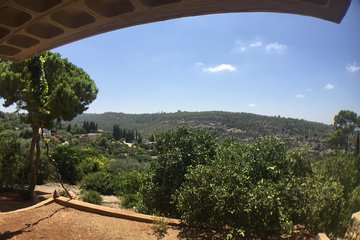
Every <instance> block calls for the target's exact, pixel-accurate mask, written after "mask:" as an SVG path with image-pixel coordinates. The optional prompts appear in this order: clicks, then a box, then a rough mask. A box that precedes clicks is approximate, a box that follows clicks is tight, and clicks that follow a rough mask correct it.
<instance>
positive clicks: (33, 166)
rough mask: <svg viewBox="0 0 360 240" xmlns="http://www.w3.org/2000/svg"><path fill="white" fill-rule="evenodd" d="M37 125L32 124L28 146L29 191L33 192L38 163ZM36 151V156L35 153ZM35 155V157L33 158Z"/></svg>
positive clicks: (38, 139) (38, 136) (38, 140)
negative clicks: (31, 134)
mask: <svg viewBox="0 0 360 240" xmlns="http://www.w3.org/2000/svg"><path fill="white" fill-rule="evenodd" d="M39 129H40V128H39V127H38V126H32V132H33V137H32V140H31V146H30V156H29V164H30V185H29V189H28V190H29V191H30V192H33V191H34V190H35V186H36V181H37V170H38V167H39V164H40V135H39ZM35 151H36V156H34V155H35ZM34 157H35V159H34Z"/></svg>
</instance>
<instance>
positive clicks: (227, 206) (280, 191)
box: [176, 138, 308, 237]
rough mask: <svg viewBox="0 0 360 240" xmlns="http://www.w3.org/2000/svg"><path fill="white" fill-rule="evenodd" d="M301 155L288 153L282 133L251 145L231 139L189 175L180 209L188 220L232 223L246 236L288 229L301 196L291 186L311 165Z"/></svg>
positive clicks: (215, 224)
mask: <svg viewBox="0 0 360 240" xmlns="http://www.w3.org/2000/svg"><path fill="white" fill-rule="evenodd" d="M294 156H296V157H294ZM300 156H301V154H300V155H294V153H288V151H287V150H286V146H285V144H284V143H283V142H282V141H281V140H279V139H277V138H266V139H262V140H259V141H256V142H255V143H253V144H247V145H240V144H238V143H235V142H234V141H227V142H225V143H223V144H221V145H219V147H218V148H217V158H216V160H215V161H214V162H212V163H210V164H208V165H199V166H197V167H195V168H193V169H190V171H189V172H188V174H186V181H185V182H184V183H183V185H182V187H181V189H179V190H178V191H177V197H176V198H177V200H178V202H177V203H178V204H177V208H178V211H179V212H181V213H182V215H181V217H182V219H183V220H185V221H187V222H190V223H202V224H207V225H210V226H213V227H216V228H222V227H224V226H228V227H230V228H231V229H236V230H237V231H240V232H242V233H243V234H245V236H252V235H256V236H259V237H264V236H271V235H276V234H279V233H289V232H290V231H291V229H292V221H291V217H292V216H291V215H292V214H293V213H292V212H291V211H290V208H291V207H292V206H294V205H296V204H297V203H298V201H297V200H296V199H295V198H294V199H293V198H292V195H291V193H290V192H289V191H288V190H289V189H292V188H295V187H294V185H295V184H297V183H298V181H297V180H298V179H299V178H300V177H302V176H305V175H306V174H307V170H306V169H308V167H306V164H307V162H306V161H305V159H304V158H303V157H300ZM300 163H301V164H300ZM304 169H305V170H304ZM285 185H286V186H288V188H284V187H283V186H285Z"/></svg>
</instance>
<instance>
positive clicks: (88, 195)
mask: <svg viewBox="0 0 360 240" xmlns="http://www.w3.org/2000/svg"><path fill="white" fill-rule="evenodd" d="M82 200H83V201H84V202H88V203H92V204H97V205H100V204H101V202H102V200H103V199H102V197H101V195H100V193H98V192H97V191H86V192H85V194H84V196H83V197H82Z"/></svg>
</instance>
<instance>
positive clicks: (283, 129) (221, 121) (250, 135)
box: [72, 111, 331, 151]
mask: <svg viewBox="0 0 360 240" xmlns="http://www.w3.org/2000/svg"><path fill="white" fill-rule="evenodd" d="M83 121H94V122H97V123H98V125H99V128H101V129H103V130H105V131H113V127H114V125H118V126H119V127H120V128H127V129H137V130H138V131H140V132H141V133H142V136H143V137H144V138H145V137H147V138H149V137H150V136H151V135H152V134H153V133H154V132H159V131H165V130H171V129H174V128H176V127H190V128H195V129H201V130H206V131H211V132H214V133H216V135H217V136H218V137H220V138H227V137H235V138H237V139H240V140H241V141H252V140H254V139H256V138H258V137H264V136H268V135H276V136H278V137H281V138H282V139H286V140H289V142H291V143H293V144H294V145H295V146H299V145H300V146H301V145H304V144H307V145H309V146H308V147H310V150H314V151H321V150H323V149H324V148H325V146H324V145H325V141H324V140H326V138H327V135H328V133H329V131H330V129H331V128H330V126H329V125H325V124H321V123H315V122H309V121H305V120H299V119H291V118H284V117H280V116H273V117H269V116H261V115H256V114H251V113H232V112H219V111H209V112H181V111H179V112H176V113H154V114H125V113H114V112H107V113H103V114H88V113H86V114H81V115H79V116H77V117H76V118H75V119H74V120H73V121H72V122H73V123H77V124H82V123H83Z"/></svg>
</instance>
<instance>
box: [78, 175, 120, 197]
mask: <svg viewBox="0 0 360 240" xmlns="http://www.w3.org/2000/svg"><path fill="white" fill-rule="evenodd" d="M80 187H81V188H82V189H84V190H94V191H97V192H99V193H101V194H104V195H113V194H117V193H118V192H119V185H118V184H117V181H116V179H115V178H114V176H113V175H111V174H110V173H107V172H95V173H90V174H88V175H86V176H85V177H84V178H83V179H82V181H81V182H80Z"/></svg>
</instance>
